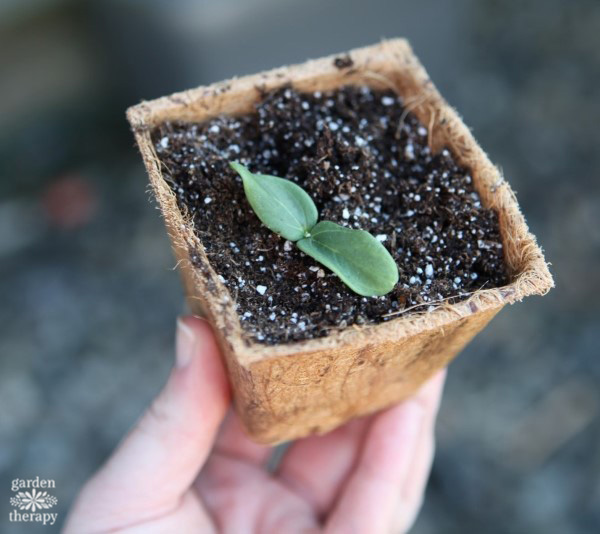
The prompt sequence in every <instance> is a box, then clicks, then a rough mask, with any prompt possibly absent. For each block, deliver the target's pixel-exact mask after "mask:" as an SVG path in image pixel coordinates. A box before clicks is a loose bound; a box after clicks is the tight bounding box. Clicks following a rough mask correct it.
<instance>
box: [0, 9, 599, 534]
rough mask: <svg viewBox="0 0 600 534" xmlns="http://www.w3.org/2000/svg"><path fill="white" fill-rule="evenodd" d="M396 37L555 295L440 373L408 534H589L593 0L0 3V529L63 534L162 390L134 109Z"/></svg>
mask: <svg viewBox="0 0 600 534" xmlns="http://www.w3.org/2000/svg"><path fill="white" fill-rule="evenodd" d="M395 36H405V37H408V38H409V39H410V41H411V43H412V45H413V47H414V48H415V51H416V53H417V54H418V55H419V57H420V58H421V60H422V61H423V63H424V64H425V66H426V67H427V68H428V70H429V72H430V74H431V76H432V78H433V80H434V82H435V83H436V84H437V86H438V87H439V89H440V90H441V92H442V93H443V94H444V95H445V96H446V98H447V99H448V100H449V101H450V103H451V104H453V105H454V106H455V107H456V108H457V109H458V110H459V112H460V113H461V114H462V115H463V116H464V118H465V121H466V122H467V124H469V125H470V126H471V127H472V128H473V130H474V133H475V136H476V137H477V139H478V140H479V141H480V143H481V144H482V146H483V147H484V148H485V149H486V150H487V151H488V152H489V154H490V155H491V157H492V159H493V160H494V161H495V162H497V163H499V164H500V165H501V166H502V168H503V169H504V172H505V174H506V177H507V179H508V180H509V182H510V183H511V184H512V185H513V187H514V188H515V189H516V191H517V194H518V199H519V201H520V203H521V206H522V208H523V210H524V212H525V214H526V216H527V219H528V221H529V223H530V226H531V228H532V230H533V232H534V233H535V234H536V235H537V236H538V238H539V240H540V242H541V244H542V246H543V247H544V248H545V250H546V252H547V257H548V259H549V261H551V262H552V264H553V266H552V272H553V274H554V276H555V278H556V284H557V288H556V289H555V290H554V291H553V292H552V293H551V294H549V295H548V296H547V297H545V298H543V299H541V298H531V299H529V300H527V301H526V302H523V303H521V304H518V305H515V306H512V307H510V308H509V309H505V310H504V311H503V312H502V313H501V314H500V315H499V316H498V318H496V319H495V320H494V321H493V323H492V324H491V325H490V326H489V327H488V329H487V330H486V331H485V332H484V333H483V334H481V335H480V336H479V337H478V338H477V339H476V340H475V341H474V342H473V343H472V344H471V345H470V346H469V347H468V348H467V349H466V350H465V351H464V353H463V354H462V355H461V356H460V357H459V358H458V359H457V360H456V362H455V363H453V364H452V366H451V369H450V374H449V380H448V386H447V389H446V393H445V398H444V403H443V408H442V410H441V414H440V418H439V423H438V436H439V440H438V449H437V456H436V461H435V465H434V468H433V473H432V476H431V480H430V483H429V487H428V490H427V497H426V503H425V506H424V509H423V513H422V515H421V516H420V518H419V520H418V522H417V524H416V526H415V528H414V532H415V533H417V534H434V533H436V534H437V533H449V534H454V533H456V534H458V533H460V534H463V533H465V532H468V533H470V532H478V533H491V534H496V533H498V534H506V533H523V534H524V533H527V534H532V533H544V534H552V533H560V534H564V533H569V534H571V533H574V534H579V533H592V532H599V531H600V417H599V413H600V388H599V385H600V358H599V357H598V356H599V353H600V351H599V345H600V328H599V325H598V317H599V313H598V312H599V307H600V304H599V296H600V292H599V289H600V269H599V267H600V181H599V177H598V169H599V165H598V163H599V160H600V151H599V150H598V145H599V141H600V136H599V135H598V125H599V124H600V104H599V101H600V99H599V98H598V87H599V85H600V2H598V1H597V0H570V1H568V2H567V1H564V0H539V1H534V0H528V1H523V2H501V1H499V0H497V1H495V0H485V1H484V0H455V1H453V2H447V1H443V0H421V1H419V2H417V1H412V2H410V1H395V2H391V1H389V2H386V1H384V0H370V1H369V2H367V1H364V0H363V1H359V0H345V1H342V0H303V1H302V2H299V1H297V2H293V1H292V0H219V1H214V2H209V1H206V0H205V1H192V0H179V1H169V2H167V1H165V2H160V1H156V0H153V1H149V0H143V1H142V0H139V1H133V0H129V1H117V0H112V1H104V2H86V1H70V2H69V1H60V0H3V1H2V2H0V176H1V177H2V180H1V182H0V294H1V301H0V302H1V305H0V531H2V532H15V533H22V532H38V531H39V532H49V531H51V530H52V529H51V528H50V527H39V528H38V529H36V528H35V526H34V525H32V524H21V525H19V524H9V523H8V513H9V510H10V509H11V508H10V506H9V496H10V494H11V492H10V482H9V481H10V480H11V479H13V478H17V477H19V478H31V477H35V476H36V475H37V476H40V477H41V478H51V479H54V480H56V485H57V489H56V491H55V492H54V493H55V494H56V496H57V497H58V499H59V501H60V503H59V507H58V509H59V512H60V515H59V521H62V520H63V519H64V517H65V513H66V510H67V508H68V505H69V504H70V501H71V499H72V498H73V496H74V494H75V493H76V491H77V489H78V487H79V486H80V485H81V484H82V482H83V481H84V480H85V479H86V478H87V477H88V476H89V475H90V474H91V473H92V471H93V470H94V469H96V467H97V466H98V465H99V464H100V462H102V460H103V459H104V458H106V456H107V455H108V454H109V452H110V451H111V449H112V448H113V447H114V446H115V444H116V442H117V441H118V440H119V438H120V437H121V436H122V435H123V434H124V432H125V431H126V430H127V429H128V428H129V426H130V425H131V424H132V423H133V422H134V420H135V419H136V418H137V417H138V415H139V414H140V413H141V412H142V410H143V409H144V407H145V406H146V405H147V404H148V403H149V401H150V400H151V398H152V397H153V396H154V395H155V394H156V392H157V391H158V390H159V388H160V387H161V385H162V384H163V382H164V380H165V378H166V376H167V373H168V371H169V368H170V366H171V364H172V358H173V335H174V325H175V317H176V315H177V314H179V313H181V312H182V310H183V306H182V291H181V289H180V287H179V280H178V276H177V273H176V272H175V271H174V270H173V267H174V260H173V258H172V256H171V252H170V248H169V244H168V242H167V238H166V234H165V232H164V230H163V225H162V222H161V220H160V218H159V215H158V212H157V210H156V209H155V206H154V204H153V203H152V202H150V201H149V195H148V193H147V182H146V177H145V174H144V170H143V168H142V164H141V160H140V158H139V156H138V154H137V151H136V149H135V148H134V146H133V138H132V136H131V134H130V132H129V131H128V127H127V124H126V122H125V118H124V111H125V108H126V107H127V106H129V105H131V104H133V103H136V102H138V101H139V100H140V99H142V98H145V99H149V98H154V97H157V96H161V95H163V94H166V93H170V92H172V91H175V90H181V89H185V88H189V87H193V86H196V85H199V84H204V83H209V82H213V81H218V80H220V79H223V78H227V77H230V76H232V75H239V74H247V73H252V72H256V71H258V70H261V69H265V68H270V67H275V66H280V65H282V64H286V63H292V62H299V61H303V60H305V59H307V58H309V57H317V56H320V55H323V54H329V53H334V52H341V51H344V50H346V49H349V48H353V47H357V46H361V45H367V44H371V43H374V42H376V41H378V40H379V39H380V38H382V37H395Z"/></svg>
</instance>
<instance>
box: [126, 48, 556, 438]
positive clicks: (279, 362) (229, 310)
mask: <svg viewBox="0 0 600 534" xmlns="http://www.w3.org/2000/svg"><path fill="white" fill-rule="evenodd" d="M288 84H291V85H292V86H293V87H294V88H295V89H297V90H299V91H328V90H333V89H336V88H339V87H342V86H346V85H368V86H370V87H372V88H373V89H392V90H393V91H394V92H395V93H397V94H398V95H399V96H400V97H401V98H402V100H403V102H404V104H405V106H406V108H407V109H410V111H411V112H412V113H413V114H414V115H415V116H416V117H417V118H418V119H419V120H420V122H421V123H422V124H424V125H426V126H427V136H428V142H429V145H430V147H431V149H432V151H434V152H436V151H439V150H441V148H442V147H447V148H449V149H450V151H451V152H452V153H453V155H454V158H455V160H456V161H457V163H459V164H460V165H462V166H463V167H465V168H468V169H469V171H470V175H471V176H472V180H473V185H474V187H475V190H476V191H477V192H478V194H479V196H480V198H481V201H482V203H483V205H484V206H485V207H488V208H493V209H494V210H495V211H496V213H497V215H498V220H499V226H500V234H501V237H502V244H503V249H504V261H505V264H506V270H507V274H508V277H509V280H510V283H509V284H507V285H505V286H503V287H500V288H493V289H480V290H478V291H475V292H474V293H473V294H472V295H470V297H469V298H468V299H467V300H463V301H461V302H457V303H454V304H447V303H438V304H437V305H436V306H434V307H429V308H427V311H417V310H412V311H407V312H406V313H404V314H399V315H398V316H397V317H396V318H394V319H392V320H389V321H387V322H383V323H380V324H374V325H361V326H357V325H353V326H352V327H348V328H346V329H337V330H333V331H331V332H330V333H329V334H328V335H327V336H325V337H319V338H315V339H308V340H304V341H296V342H291V343H282V344H277V345H268V344H263V343H259V342H257V341H255V340H253V338H252V337H251V336H248V335H247V334H246V333H245V332H244V330H243V328H242V326H241V324H240V319H239V317H238V314H237V312H236V309H235V302H234V300H233V298H232V295H231V294H230V292H229V290H228V289H227V288H226V287H225V285H224V284H223V283H222V281H221V280H222V279H220V278H219V276H218V273H217V272H215V270H214V268H213V266H211V263H210V261H209V259H208V257H207V255H206V253H205V249H204V247H203V245H202V242H201V241H200V239H199V237H198V235H197V234H196V233H195V232H194V227H193V225H192V223H191V221H190V217H189V216H188V215H187V214H186V213H185V212H182V210H181V209H180V208H179V207H178V204H177V199H176V197H175V195H174V193H173V192H172V190H171V188H170V187H169V185H168V183H167V181H165V178H164V176H163V167H162V166H161V162H160V160H159V158H158V156H157V153H156V151H155V149H154V145H153V142H152V138H151V134H152V131H153V129H154V128H156V127H158V126H160V125H161V124H163V123H165V122H167V121H183V122H195V123H198V122H202V121H206V120H209V119H212V118H214V117H216V116H219V115H223V114H225V115H240V114H244V113H249V112H252V111H253V106H254V105H255V103H256V102H257V101H259V100H260V98H261V95H262V94H264V92H265V91H270V90H272V89H276V88H278V87H281V86H284V85H288ZM127 116H128V119H129V122H130V123H131V126H132V128H133V131H134V133H135V137H136V140H137V143H138V145H139V148H140V151H141V153H142V156H143V159H144V163H145V165H146V169H147V171H148V174H149V176H150V182H151V184H152V187H153V190H154V192H155V194H156V197H157V199H158V202H159V204H160V207H161V210H162V213H163V215H164V218H165V222H166V225H167V229H168V232H169V236H170V238H171V242H172V245H173V249H174V252H175V256H176V258H177V264H178V266H179V268H180V271H181V274H182V279H183V283H184V286H185V292H186V297H187V300H188V303H189V306H190V308H191V310H192V311H193V312H194V313H196V314H198V315H203V316H205V317H207V318H208V320H209V321H210V322H211V324H212V325H213V327H214V329H215V332H216V335H217V337H218V340H219V344H220V347H221V351H222V354H223V357H224V359H225V363H226V366H227V370H228V373H229V378H230V381H231V384H232V388H233V392H234V400H235V406H236V409H237V411H238V413H239V415H240V418H241V420H242V422H243V424H244V426H245V428H246V430H247V432H248V434H249V435H250V436H251V437H252V438H254V439H255V440H256V441H259V442H262V443H277V442H281V441H285V440H289V439H294V438H298V437H301V436H305V435H307V434H310V433H315V432H326V431H328V430H331V429H332V428H334V427H336V426H338V425H340V424H342V423H344V422H345V421H347V420H348V419H350V418H352V417H356V416H359V415H363V414H366V413H369V412H373V411H375V410H378V409H381V408H384V407H386V406H388V405H390V404H393V403H395V402H398V401H400V400H402V399H403V398H405V397H407V396H409V395H411V394H412V393H413V392H414V391H415V390H416V389H418V387H419V386H420V385H421V384H422V383H423V382H424V381H425V380H426V379H427V378H428V377H430V376H431V375H432V374H433V373H434V372H435V371H436V370H437V369H439V368H441V367H444V366H445V365H447V364H448V362H449V361H450V360H451V359H452V358H453V357H454V356H455V355H456V354H457V353H458V352H459V351H460V350H461V349H462V348H463V347H464V346H465V345H466V344H467V343H468V342H469V341H470V340H471V339H472V338H473V337H474V336H475V334H477V333H478V332H479V331H480V330H481V329H482V328H483V327H484V326H485V325H486V324H487V323H488V322H489V321H490V319H491V318H492V317H493V316H494V315H495V314H496V313H498V311H500V309H501V308H502V307H503V306H504V305H505V304H509V303H513V302H515V301H518V300H521V299H522V298H523V297H525V296H527V295H535V294H539V295H541V294H545V293H546V292H547V291H548V290H549V289H550V288H551V287H552V285H553V282H552V277H551V275H550V273H549V271H548V269H547V266H546V262H545V260H544V257H543V254H542V251H541V250H540V248H539V247H538V246H537V244H536V241H535V238H534V237H533V236H532V235H531V234H530V233H529V231H528V228H527V225H526V223H525V220H524V218H523V216H522V215H521V212H520V211H519V207H518V205H517V202H516V199H515V196H514V194H513V192H512V190H511V189H510V186H509V185H508V184H507V183H506V181H504V179H503V177H502V175H501V174H500V172H499V171H498V169H497V168H496V167H494V166H493V165H492V164H491V162H490V161H489V160H488V158H487V156H486V155H485V153H484V152H483V151H482V149H481V148H480V147H479V146H478V144H477V143H476V141H475V140H474V138H473V136H472V135H471V133H470V131H469V130H468V128H467V127H466V126H465V125H464V124H463V123H462V121H461V120H460V118H459V117H458V115H457V114H456V112H455V111H454V110H453V109H452V108H451V107H450V106H449V105H448V104H447V103H446V102H445V101H444V99H443V98H442V97H441V96H440V94H439V93H438V92H437V90H436V89H435V87H434V86H433V84H432V82H431V81H430V80H429V78H428V76H427V73H426V72H425V70H424V68H423V67H422V66H421V64H420V63H419V62H418V60H417V59H416V57H415V56H414V54H413V53H412V51H411V49H410V47H409V45H408V43H407V42H406V41H404V40H402V39H397V40H391V41H384V42H382V43H380V44H378V45H375V46H371V47H367V48H362V49H357V50H353V51H351V52H349V53H348V54H345V55H344V56H331V57H326V58H322V59H319V60H314V61H308V62H306V63H304V64H302V65H297V66H291V67H284V68H280V69H275V70H272V71H269V72H264V73H260V74H257V75H253V76H247V77H243V78H238V79H234V80H230V81H227V82H222V83H218V84H214V85H211V86H208V87H200V88H198V89H194V90H190V91H185V92H182V93H177V94H174V95H171V96H169V97H164V98H160V99H157V100H154V101H151V102H143V103H141V104H139V105H137V106H134V107H132V108H130V109H129V110H128V112H127ZM217 201H218V199H217ZM192 257H193V261H192Z"/></svg>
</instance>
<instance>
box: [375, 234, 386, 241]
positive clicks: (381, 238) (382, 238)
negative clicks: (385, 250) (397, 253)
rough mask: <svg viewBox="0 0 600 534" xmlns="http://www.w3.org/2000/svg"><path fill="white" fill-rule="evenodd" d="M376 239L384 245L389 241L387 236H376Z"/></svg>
mask: <svg viewBox="0 0 600 534" xmlns="http://www.w3.org/2000/svg"><path fill="white" fill-rule="evenodd" d="M375 239H377V241H380V242H381V243H383V242H384V241H385V240H386V239H387V235H385V234H377V235H376V236H375Z"/></svg>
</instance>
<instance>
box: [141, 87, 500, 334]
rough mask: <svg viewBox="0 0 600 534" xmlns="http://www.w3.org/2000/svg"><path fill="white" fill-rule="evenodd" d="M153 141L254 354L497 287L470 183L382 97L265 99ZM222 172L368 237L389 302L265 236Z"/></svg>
mask: <svg viewBox="0 0 600 534" xmlns="http://www.w3.org/2000/svg"><path fill="white" fill-rule="evenodd" d="M153 142H154V145H155V147H156V151H157V154H158V156H159V157H160V159H161V161H162V163H163V164H164V167H165V168H166V171H167V172H165V173H164V174H165V177H166V179H167V180H168V181H169V183H170V186H171V187H172V189H173V191H174V192H175V193H176V195H177V199H178V202H179V205H180V207H185V208H186V209H187V211H188V213H189V214H191V217H192V220H193V222H194V226H195V231H196V233H197V234H198V236H199V238H200V240H201V241H202V243H203V245H204V247H205V249H206V253H207V255H208V258H209V260H210V262H211V264H212V266H213V268H214V269H215V270H216V272H217V273H218V274H219V276H220V279H221V281H222V282H223V283H224V284H225V285H226V286H227V288H228V289H229V291H230V292H231V295H232V297H233V299H234V300H235V302H236V303H237V311H238V314H239V317H240V320H241V323H242V325H243V327H244V330H245V331H246V332H247V334H248V335H249V336H250V337H252V338H254V339H255V340H257V341H260V342H263V343H268V344H275V343H281V342H286V341H291V340H301V339H309V338H315V337H319V336H324V335H327V333H328V332H329V331H331V330H332V329H337V328H345V327H347V326H350V325H352V324H365V323H379V322H382V321H386V320H390V319H393V318H394V317H397V316H398V315H399V314H400V313H402V312H403V310H406V309H407V308H411V307H413V306H417V308H416V309H420V310H423V309H428V308H429V307H430V306H433V305H435V303H436V302H439V301H441V300H443V299H451V300H454V299H462V298H466V297H467V296H468V295H469V294H470V293H471V292H473V291H475V290H477V289H479V288H481V287H486V288H491V287H498V286H501V285H504V284H505V283H507V281H508V277H507V274H506V270H505V266H504V263H503V256H502V243H501V240H500V234H499V227H498V220H497V215H496V213H495V212H494V211H493V210H490V209H486V208H484V207H483V206H482V205H481V202H480V199H479V195H478V194H477V193H476V192H475V190H474V188H473V185H472V180H471V176H470V174H469V170H468V169H465V168H461V167H459V166H458V165H457V164H456V163H455V162H454V159H453V157H452V154H451V153H450V152H449V151H448V150H442V151H441V153H439V154H432V153H431V151H430V149H429V148H428V135H427V129H426V128H425V127H424V126H423V125H422V124H420V123H419V121H418V120H417V119H416V117H414V116H413V115H412V114H411V113H407V112H406V111H405V109H404V107H403V106H402V101H401V99H400V98H399V97H398V96H397V95H396V94H395V93H393V92H392V91H376V90H373V89H370V88H368V87H352V86H350V87H344V88H342V89H339V90H336V91H332V92H314V93H300V92H297V91H295V90H294V89H293V88H291V87H284V88H281V89H278V90H276V91H272V92H269V93H265V94H264V95H263V98H262V100H261V101H260V102H259V103H258V104H257V105H256V112H255V113H252V114H248V115H244V116H239V117H227V116H222V117H218V118H215V119H214V120H211V121H209V122H206V123H202V124H188V123H165V124H163V125H161V126H160V127H158V128H157V129H156V130H155V131H154V132H153ZM230 161H239V162H240V163H243V164H244V165H246V166H248V167H249V168H250V170H251V171H253V172H261V173H265V174H273V175H275V176H280V177H282V178H287V179H289V180H293V181H294V182H296V183H298V184H299V185H300V186H301V187H303V188H304V189H305V190H306V191H307V192H308V193H309V195H310V196H311V197H312V198H313V200H314V201H315V203H316V205H317V207H318V210H319V217H320V220H329V221H334V222H337V223H339V224H342V225H344V226H348V227H351V228H361V229H363V230H367V231H369V232H370V233H371V234H373V235H374V236H376V238H377V239H379V240H380V241H381V242H382V243H383V244H384V245H385V246H386V248H387V249H388V250H389V251H390V252H391V254H392V256H393V257H394V259H395V260H396V262H397V264H398V267H399V270H400V280H399V283H398V284H397V285H396V287H395V289H394V290H393V291H392V292H391V293H388V294H387V295H385V296H383V297H369V298H365V297H361V296H359V295H357V294H355V293H353V292H352V291H350V289H348V288H347V287H346V286H345V285H344V284H343V283H342V282H341V281H340V280H339V278H337V276H335V275H334V274H333V273H331V272H330V271H328V270H327V269H326V268H324V267H322V266H321V265H320V264H318V263H317V262H316V261H315V260H313V259H312V258H310V257H308V256H305V255H304V254H302V253H301V252H300V251H299V250H298V249H297V248H296V247H295V245H293V244H292V243H291V242H289V241H286V240H285V239H283V238H281V237H279V236H277V235H276V234H274V233H273V232H271V231H270V230H268V229H267V228H266V227H264V226H263V225H262V224H261V222H260V221H259V220H258V218H257V216H256V215H255V214H254V212H253V211H252V208H251V207H250V205H249V204H248V202H247V200H246V197H245V195H244V189H243V186H242V182H241V179H240V178H239V177H238V176H237V174H236V173H235V172H234V171H233V170H232V169H230V168H229V166H228V162H230ZM192 257H193V252H192ZM420 305H422V306H423V307H421V306H420ZM408 313H410V312H408Z"/></svg>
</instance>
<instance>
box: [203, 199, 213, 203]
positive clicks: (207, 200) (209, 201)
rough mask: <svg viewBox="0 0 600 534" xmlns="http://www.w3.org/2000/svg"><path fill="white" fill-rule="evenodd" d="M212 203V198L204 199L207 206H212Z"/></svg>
mask: <svg viewBox="0 0 600 534" xmlns="http://www.w3.org/2000/svg"><path fill="white" fill-rule="evenodd" d="M211 202H212V198H210V197H206V198H205V199H204V203H205V204H210V203H211Z"/></svg>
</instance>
